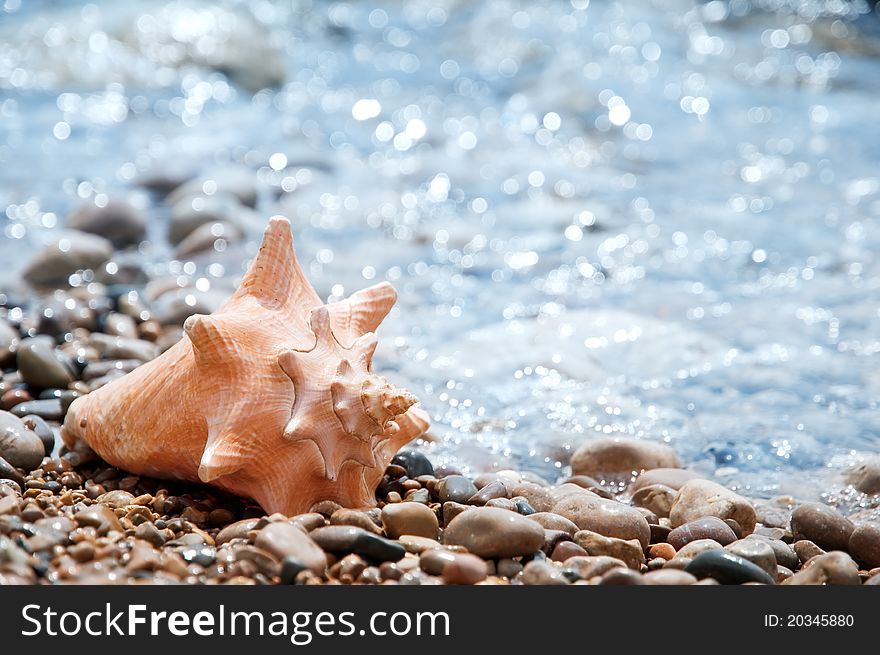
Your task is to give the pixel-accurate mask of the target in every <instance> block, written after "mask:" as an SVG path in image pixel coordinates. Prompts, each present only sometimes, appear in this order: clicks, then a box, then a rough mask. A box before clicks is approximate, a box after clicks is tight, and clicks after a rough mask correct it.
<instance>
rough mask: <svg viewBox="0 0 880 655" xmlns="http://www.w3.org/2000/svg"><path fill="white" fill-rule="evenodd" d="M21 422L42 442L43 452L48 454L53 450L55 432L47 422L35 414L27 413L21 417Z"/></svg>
mask: <svg viewBox="0 0 880 655" xmlns="http://www.w3.org/2000/svg"><path fill="white" fill-rule="evenodd" d="M21 422H22V423H24V426H25V427H26V428H27V429H28V430H30V431H31V432H33V433H34V434H35V435H37V436H38V437H39V438H40V441H42V442H43V450H44V451H45V454H46V455H47V456H50V455H51V454H52V451H53V450H55V433H54V432H53V431H52V428H50V427H49V424H48V423H46V421H45V420H43V419H42V418H40V417H39V416H37V415H36V414H28V415H27V416H24V417H22V419H21Z"/></svg>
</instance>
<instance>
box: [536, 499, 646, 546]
mask: <svg viewBox="0 0 880 655" xmlns="http://www.w3.org/2000/svg"><path fill="white" fill-rule="evenodd" d="M553 512H554V513H556V514H559V515H561V516H563V517H565V518H567V519H569V520H570V521H571V522H572V523H574V524H575V525H577V526H578V528H580V529H581V530H590V531H592V532H598V533H599V534H601V535H603V536H605V537H614V538H616V539H624V540H629V539H636V540H638V542H639V543H640V544H641V546H642V548H647V546H648V541H649V540H650V537H651V528H650V527H648V522H647V521H646V520H645V517H644V516H642V515H641V514H640V513H639V511H638V510H636V509H634V508H632V507H629V506H628V505H624V504H623V503H620V502H617V501H616V500H607V499H605V498H599V497H598V496H590V495H586V494H577V495H574V494H573V495H570V496H566V497H565V498H563V499H562V500H560V501H559V502H557V503H556V505H554V507H553Z"/></svg>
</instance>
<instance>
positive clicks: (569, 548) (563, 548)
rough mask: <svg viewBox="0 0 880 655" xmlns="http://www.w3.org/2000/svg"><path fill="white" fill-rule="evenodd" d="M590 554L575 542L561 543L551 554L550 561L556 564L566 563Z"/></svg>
mask: <svg viewBox="0 0 880 655" xmlns="http://www.w3.org/2000/svg"><path fill="white" fill-rule="evenodd" d="M590 554H591V553H588V552H587V551H586V550H584V549H583V548H582V547H581V546H578V545H577V544H576V543H575V542H573V541H560V542H559V543H557V544H556V546H555V547H554V548H553V550H552V551H551V552H550V559H551V560H553V561H554V562H564V561H565V560H567V559H570V558H572V557H583V556H585V555H590Z"/></svg>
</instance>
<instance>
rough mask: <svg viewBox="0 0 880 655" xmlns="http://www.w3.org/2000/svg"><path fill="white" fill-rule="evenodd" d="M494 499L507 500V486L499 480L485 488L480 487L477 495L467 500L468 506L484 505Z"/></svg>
mask: <svg viewBox="0 0 880 655" xmlns="http://www.w3.org/2000/svg"><path fill="white" fill-rule="evenodd" d="M496 498H504V499H505V500H506V499H507V498H508V490H507V486H506V485H505V484H504V483H503V482H501V480H493V481H492V482H490V483H489V484H487V485H486V486H484V487H482V488H481V489H480V490H479V491H477V493H475V494H474V495H473V496H471V497H470V498H468V500H467V504H468V505H480V506H482V505H485V504H486V503H488V502H489V501H490V500H495V499H496Z"/></svg>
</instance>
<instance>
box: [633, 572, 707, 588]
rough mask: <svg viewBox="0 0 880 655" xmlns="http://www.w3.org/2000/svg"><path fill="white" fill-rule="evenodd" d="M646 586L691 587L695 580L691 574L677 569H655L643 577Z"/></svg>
mask: <svg viewBox="0 0 880 655" xmlns="http://www.w3.org/2000/svg"><path fill="white" fill-rule="evenodd" d="M643 577H644V579H645V584H647V585H660V586H671V585H691V584H696V582H697V578H696V576H695V575H693V574H692V573H688V572H687V571H680V570H677V569H657V570H656V571H648V572H647V573H645V575H644V576H643Z"/></svg>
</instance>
